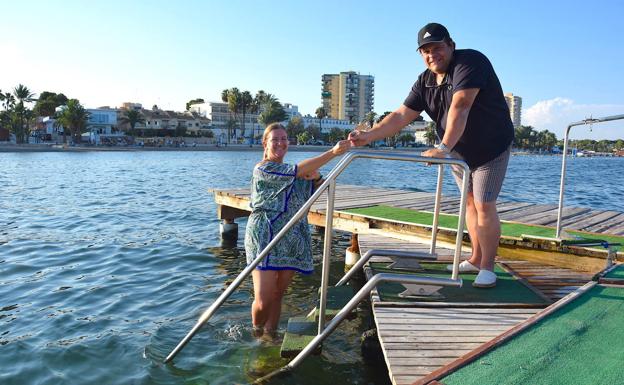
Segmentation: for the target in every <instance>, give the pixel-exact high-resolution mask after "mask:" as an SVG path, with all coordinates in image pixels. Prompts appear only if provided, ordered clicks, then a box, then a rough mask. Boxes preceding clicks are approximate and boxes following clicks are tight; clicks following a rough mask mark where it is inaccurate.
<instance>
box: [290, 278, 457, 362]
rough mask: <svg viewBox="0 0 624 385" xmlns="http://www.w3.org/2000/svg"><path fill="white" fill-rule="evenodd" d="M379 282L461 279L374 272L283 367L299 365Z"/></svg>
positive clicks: (454, 281)
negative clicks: (321, 329) (323, 327)
mask: <svg viewBox="0 0 624 385" xmlns="http://www.w3.org/2000/svg"><path fill="white" fill-rule="evenodd" d="M380 282H399V283H413V284H421V285H437V286H455V287H461V286H462V280H461V279H459V280H458V279H448V278H433V277H419V276H413V275H407V274H391V273H380V274H375V275H374V276H373V278H371V279H370V280H369V281H368V282H367V283H366V284H365V285H364V286H363V287H362V288H361V289H360V290H359V291H358V292H357V294H355V296H354V297H353V298H351V300H350V301H349V302H348V303H347V304H346V305H345V306H344V307H343V308H342V309H341V310H340V311H339V312H338V314H336V316H335V317H334V318H332V320H331V321H330V322H329V323H328V324H327V327H326V328H325V329H324V330H323V331H322V332H321V333H319V334H318V335H317V336H316V337H314V339H312V341H310V343H308V345H307V346H306V347H305V348H304V349H303V350H302V351H301V352H299V354H298V355H297V356H296V357H295V358H294V359H293V360H292V361H290V362H289V363H288V365H287V366H286V367H285V368H284V369H286V368H288V369H289V370H290V369H293V368H294V367H295V366H297V365H299V364H300V363H301V361H303V360H304V359H305V358H306V357H307V356H308V355H309V354H310V353H311V352H312V351H313V350H314V348H316V346H317V345H318V344H319V343H320V342H322V341H323V340H324V339H325V338H327V336H328V335H329V334H331V332H332V331H334V329H336V327H337V326H338V324H340V322H342V320H343V319H344V318H345V317H346V316H347V315H348V314H349V313H350V312H351V310H353V309H354V308H355V307H356V306H357V305H358V304H359V303H360V302H361V301H362V300H363V299H364V298H365V297H366V296H367V295H368V294H369V293H370V292H371V290H373V289H374V288H375V287H376V286H377V285H378V284H379V283H380Z"/></svg>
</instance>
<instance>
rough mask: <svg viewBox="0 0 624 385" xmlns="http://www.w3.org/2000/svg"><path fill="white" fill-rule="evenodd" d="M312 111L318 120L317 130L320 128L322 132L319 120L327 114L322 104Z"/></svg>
mask: <svg viewBox="0 0 624 385" xmlns="http://www.w3.org/2000/svg"><path fill="white" fill-rule="evenodd" d="M314 113H315V114H316V118H317V119H318V120H319V130H321V132H323V126H322V125H321V120H322V119H324V118H325V117H326V116H327V111H325V108H323V106H321V107H319V108H317V109H316V111H315V112H314Z"/></svg>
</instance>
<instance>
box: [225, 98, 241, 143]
mask: <svg viewBox="0 0 624 385" xmlns="http://www.w3.org/2000/svg"><path fill="white" fill-rule="evenodd" d="M221 100H222V101H223V102H224V103H227V105H228V109H229V110H230V113H231V114H232V115H233V118H232V119H234V120H236V117H237V116H238V113H239V112H240V106H241V105H240V100H241V93H240V91H239V90H238V88H236V87H232V88H230V89H228V90H223V91H222V92H221ZM232 136H233V137H236V127H233V130H232ZM229 142H230V136H229V135H228V143H229Z"/></svg>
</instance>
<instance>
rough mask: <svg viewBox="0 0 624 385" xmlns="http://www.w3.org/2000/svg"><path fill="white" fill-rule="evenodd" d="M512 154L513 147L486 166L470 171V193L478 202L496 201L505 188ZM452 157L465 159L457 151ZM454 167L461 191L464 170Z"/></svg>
mask: <svg viewBox="0 0 624 385" xmlns="http://www.w3.org/2000/svg"><path fill="white" fill-rule="evenodd" d="M510 153H511V147H510V148H508V149H507V150H505V151H504V152H503V153H502V154H500V155H499V156H497V157H496V158H494V159H492V160H491V161H489V162H487V163H486V164H484V165H481V166H479V167H477V168H475V169H473V170H470V176H469V178H468V192H469V193H470V192H472V193H473V195H474V200H475V201H476V202H481V203H485V202H495V201H496V199H497V198H498V194H499V193H500V191H501V188H502V187H503V180H505V174H506V173H507V164H508V163H509V155H510ZM451 157H453V158H457V159H463V158H462V156H461V155H459V154H458V153H457V152H455V151H453V152H452V153H451ZM452 167H453V176H454V177H455V182H456V183H457V185H458V186H459V188H460V189H461V184H462V174H463V171H462V170H463V169H462V168H460V167H457V166H452Z"/></svg>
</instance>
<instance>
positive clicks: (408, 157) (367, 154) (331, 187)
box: [164, 151, 470, 362]
mask: <svg viewBox="0 0 624 385" xmlns="http://www.w3.org/2000/svg"><path fill="white" fill-rule="evenodd" d="M358 158H368V159H382V160H398V161H410V162H419V163H426V164H438V165H439V170H438V172H439V173H442V172H443V167H442V166H443V165H445V164H448V165H457V166H459V167H461V168H462V169H463V176H462V187H461V197H460V206H459V221H458V222H459V223H458V228H457V238H456V240H455V254H454V257H453V272H452V275H451V279H452V280H454V281H458V279H457V278H458V275H459V258H460V256H461V247H462V240H463V234H464V226H465V216H466V197H467V194H468V175H469V171H470V170H469V168H468V165H467V164H466V162H464V161H463V160H459V159H453V158H429V157H424V156H418V155H412V154H405V153H398V152H389V153H378V152H373V151H350V152H348V153H347V154H346V155H345V156H343V157H342V159H341V160H340V161H339V162H338V164H336V166H334V168H333V169H332V170H331V171H330V173H329V174H328V175H327V177H326V179H325V182H323V184H321V186H319V187H318V189H317V190H316V191H315V192H314V194H312V196H311V197H310V199H308V201H307V202H306V203H305V204H304V205H303V206H302V207H301V208H300V209H299V211H297V212H296V213H295V215H294V216H293V217H292V218H291V219H290V220H289V221H288V223H286V225H284V227H283V228H282V229H281V230H280V231H279V232H278V233H277V234H276V235H275V237H274V238H273V240H272V241H271V242H269V244H268V245H267V246H266V247H265V248H264V250H262V251H261V252H260V254H258V256H257V257H256V259H254V260H253V261H252V262H251V263H250V264H249V265H247V267H246V268H245V269H244V270H243V271H242V272H241V273H240V274H239V275H238V277H236V279H235V280H234V281H233V282H232V283H231V284H230V285H229V286H228V287H227V289H226V290H225V291H224V292H223V293H221V295H220V296H219V297H218V298H217V299H216V300H215V302H213V304H212V305H210V307H209V308H208V309H206V310H205V311H204V312H203V313H202V315H201V316H200V317H199V319H198V320H197V322H196V323H195V325H194V326H193V328H192V329H191V330H190V331H189V332H188V333H187V335H186V336H185V337H184V338H183V339H182V340H181V341H180V342H179V343H178V345H177V346H176V347H175V348H174V349H173V350H172V351H171V353H169V355H168V356H167V357H166V358H165V361H164V362H169V361H171V360H172V359H173V358H174V357H175V356H176V355H177V354H178V353H179V352H180V351H181V350H182V349H183V348H184V346H186V344H187V343H188V342H189V341H190V340H191V339H192V338H193V336H194V335H195V334H196V333H197V332H198V331H199V329H200V328H201V327H202V326H203V325H204V324H205V323H206V322H208V320H209V319H210V318H211V317H212V316H213V315H214V313H215V312H216V311H217V309H218V308H219V307H220V306H221V305H222V304H223V302H225V300H226V299H227V298H228V297H229V296H230V295H231V294H232V293H233V292H234V291H235V290H236V289H237V288H238V286H240V284H241V283H242V282H243V281H244V280H245V279H246V278H247V277H248V276H249V275H250V274H251V272H252V271H253V270H254V269H255V268H256V266H257V265H258V264H259V263H260V262H261V261H262V260H263V259H264V258H266V257H267V256H268V254H269V252H270V251H271V249H273V247H275V245H276V244H277V242H279V240H280V239H281V238H282V237H283V236H284V235H285V234H286V232H288V230H290V228H292V227H293V226H294V225H295V224H296V223H297V222H298V221H299V220H301V219H302V218H303V216H304V215H307V212H308V210H309V209H310V207H311V206H312V204H314V202H316V200H317V199H318V198H319V197H320V196H321V194H323V192H325V190H327V210H326V213H325V216H326V222H325V239H324V245H323V246H324V247H323V265H322V266H323V267H322V275H321V298H320V304H319V327H318V334H319V335H320V334H321V333H322V332H323V329H325V309H326V305H327V286H328V283H329V265H330V264H329V257H330V253H331V243H332V242H331V241H332V232H333V213H334V198H335V193H336V178H338V176H339V175H340V174H341V173H342V172H343V171H344V169H345V168H346V167H347V166H348V165H349V164H350V163H351V162H353V160H355V159H358ZM441 181H442V179H441V176H440V175H438V183H437V189H436V190H437V191H436V204H435V210H434V211H435V213H434V227H433V229H432V231H433V233H434V234H435V233H436V232H437V216H438V214H439V208H440V204H439V200H440V199H441V198H440V197H441V191H440V190H441V187H442V182H441ZM434 234H432V240H433V241H435V235H434ZM433 250H435V245H433Z"/></svg>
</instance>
